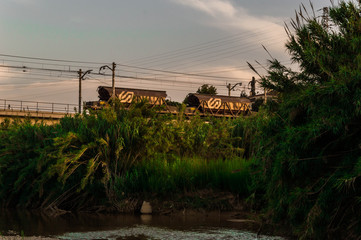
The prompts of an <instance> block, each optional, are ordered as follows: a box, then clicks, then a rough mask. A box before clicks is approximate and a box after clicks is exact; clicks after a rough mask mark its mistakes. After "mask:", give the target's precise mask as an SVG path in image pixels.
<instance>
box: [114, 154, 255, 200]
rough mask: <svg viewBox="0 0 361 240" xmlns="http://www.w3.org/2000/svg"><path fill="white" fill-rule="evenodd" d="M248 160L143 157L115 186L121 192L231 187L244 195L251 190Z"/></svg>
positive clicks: (229, 188)
mask: <svg viewBox="0 0 361 240" xmlns="http://www.w3.org/2000/svg"><path fill="white" fill-rule="evenodd" d="M249 166H250V162H248V161H245V160H244V159H239V158H234V159H227V160H221V159H218V160H206V159H204V158H199V157H194V158H180V157H177V158H176V159H174V160H172V161H169V160H166V159H162V158H156V159H152V160H143V161H141V162H139V163H138V164H137V165H135V166H134V168H133V169H132V170H131V171H129V172H128V173H127V174H126V175H125V176H123V177H122V178H119V179H117V183H116V186H115V187H116V189H117V191H118V193H121V194H122V195H127V194H132V193H139V192H143V193H148V194H159V195H163V196H164V195H168V194H170V193H179V192H184V191H196V190H199V189H215V190H220V191H230V192H233V193H235V194H239V195H241V196H247V195H248V194H249V190H250V185H251V183H250V167H249Z"/></svg>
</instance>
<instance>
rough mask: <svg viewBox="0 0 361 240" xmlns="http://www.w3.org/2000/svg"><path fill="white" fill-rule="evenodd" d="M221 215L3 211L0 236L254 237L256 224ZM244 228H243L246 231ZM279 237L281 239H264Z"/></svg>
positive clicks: (72, 237) (129, 238)
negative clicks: (50, 214) (54, 215)
mask: <svg viewBox="0 0 361 240" xmlns="http://www.w3.org/2000/svg"><path fill="white" fill-rule="evenodd" d="M227 218H229V216H226V215H221V214H208V215H205V214H184V215H183V214H179V215H173V216H157V215H123V214H107V215H103V214H94V213H91V214H89V213H88V214H87V213H81V214H65V215H62V216H58V217H49V216H47V215H45V214H43V213H41V212H28V211H9V210H8V211H3V212H1V213H0V232H1V234H3V235H14V234H20V233H21V232H22V233H24V234H25V236H47V237H54V236H56V237H57V238H60V239H69V240H72V239H115V240H121V239H122V240H123V239H126V240H131V239H175V240H176V239H256V238H257V236H256V234H254V233H250V232H247V231H253V232H256V231H257V229H258V228H259V226H258V225H257V224H255V223H250V222H243V223H240V222H230V221H227ZM245 230H246V231H245ZM264 239H281V238H269V237H267V238H264Z"/></svg>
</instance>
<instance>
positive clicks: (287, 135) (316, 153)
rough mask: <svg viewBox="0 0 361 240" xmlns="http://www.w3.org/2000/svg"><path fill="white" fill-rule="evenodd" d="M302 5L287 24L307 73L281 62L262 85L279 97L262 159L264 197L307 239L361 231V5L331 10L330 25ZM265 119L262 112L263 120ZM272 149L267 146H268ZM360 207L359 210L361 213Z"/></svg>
mask: <svg viewBox="0 0 361 240" xmlns="http://www.w3.org/2000/svg"><path fill="white" fill-rule="evenodd" d="M305 9H306V8H305V7H304V6H303V5H302V7H301V8H300V11H299V12H298V13H297V14H296V17H295V20H292V21H291V26H292V28H293V31H291V30H290V28H289V27H288V26H286V31H287V34H288V37H289V40H288V42H287V44H286V48H287V50H288V52H289V53H290V55H291V59H292V60H293V62H295V63H298V65H299V71H294V70H292V69H291V68H288V67H286V66H284V65H283V64H281V63H280V62H279V61H278V60H276V59H274V60H271V61H269V63H270V65H269V69H268V73H267V75H266V76H263V77H262V76H261V85H262V87H264V88H267V89H273V90H275V91H277V92H278V93H279V99H278V102H277V103H273V105H272V107H270V106H268V107H267V106H265V111H266V112H265V113H264V114H266V115H267V118H264V121H265V122H266V123H265V124H264V125H263V126H261V130H260V131H261V132H262V133H261V134H260V135H259V136H258V138H259V139H258V142H259V143H260V144H262V146H263V148H259V149H260V151H258V153H256V154H255V157H256V158H259V159H263V160H262V161H260V165H261V166H262V168H263V169H264V173H265V174H264V175H262V176H260V179H262V180H261V181H260V182H259V186H263V187H260V189H258V191H259V192H262V191H263V192H265V195H264V199H267V200H266V201H267V202H268V208H269V209H272V211H271V212H272V216H273V219H279V220H281V219H283V220H284V221H286V222H288V223H290V224H291V225H292V226H293V229H294V231H295V232H296V231H297V233H298V234H299V237H301V238H313V239H315V238H316V239H317V238H318V239H324V238H330V237H333V238H339V239H346V238H347V239H356V238H358V236H360V234H361V220H360V219H361V212H360V211H359V209H360V202H361V157H360V156H361V151H360V145H361V57H360V56H361V47H360V46H361V37H360V36H361V27H360V26H361V14H360V13H361V1H360V0H358V1H357V2H355V1H340V3H339V4H338V5H332V6H331V7H329V11H328V12H329V16H328V22H327V24H325V21H322V20H321V19H322V18H319V17H318V16H316V14H315V11H314V9H313V6H312V4H311V9H312V13H309V12H307V11H306V10H305ZM260 116H262V115H260ZM264 146H267V147H264ZM356 209H358V210H356Z"/></svg>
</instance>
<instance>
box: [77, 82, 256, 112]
mask: <svg viewBox="0 0 361 240" xmlns="http://www.w3.org/2000/svg"><path fill="white" fill-rule="evenodd" d="M97 91H98V94H99V101H93V102H86V103H85V106H84V107H85V108H86V109H94V110H96V109H101V108H103V107H104V106H106V105H107V104H108V101H109V100H110V99H111V95H112V92H113V91H112V88H111V87H105V86H99V87H98V90H97ZM115 96H116V98H118V99H119V100H120V102H121V103H123V104H124V106H125V107H129V106H130V105H131V104H132V103H134V102H140V101H142V100H147V102H148V104H149V105H150V107H154V106H164V108H162V110H160V112H161V113H172V114H176V113H178V108H177V107H173V106H168V105H167V102H166V100H165V98H166V97H167V93H166V91H156V90H146V89H134V88H115ZM250 106H251V101H250V100H249V99H248V98H245V97H229V96H221V95H209V94H198V93H190V94H188V106H187V108H186V110H185V114H186V115H187V116H193V115H196V114H199V115H201V116H207V115H212V116H216V117H238V116H240V115H248V114H250V113H251V109H250Z"/></svg>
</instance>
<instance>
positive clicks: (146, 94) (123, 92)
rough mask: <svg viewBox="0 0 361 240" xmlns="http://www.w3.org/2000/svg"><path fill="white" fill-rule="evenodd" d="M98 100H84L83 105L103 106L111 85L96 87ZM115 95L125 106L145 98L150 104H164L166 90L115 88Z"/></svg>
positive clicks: (87, 106)
mask: <svg viewBox="0 0 361 240" xmlns="http://www.w3.org/2000/svg"><path fill="white" fill-rule="evenodd" d="M97 91H98V94H99V101H93V102H86V103H85V107H86V108H91V109H100V108H102V107H104V106H105V105H106V104H107V102H108V101H109V100H110V97H111V95H112V92H113V89H112V87H105V86H99V87H98V90H97ZM115 96H116V98H118V99H119V100H120V102H121V103H123V104H124V105H125V106H129V105H130V104H132V103H134V102H140V101H142V100H147V101H148V103H149V104H150V105H151V106H160V105H166V103H165V98H166V97H167V93H166V91H156V90H146V89H135V88H115Z"/></svg>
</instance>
